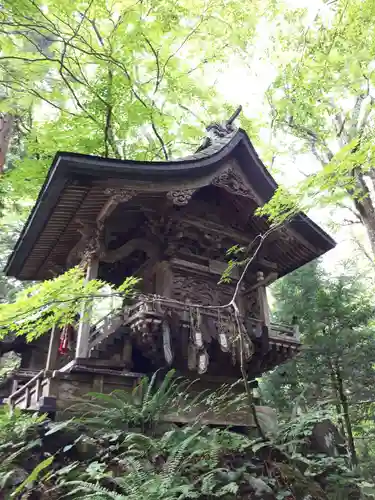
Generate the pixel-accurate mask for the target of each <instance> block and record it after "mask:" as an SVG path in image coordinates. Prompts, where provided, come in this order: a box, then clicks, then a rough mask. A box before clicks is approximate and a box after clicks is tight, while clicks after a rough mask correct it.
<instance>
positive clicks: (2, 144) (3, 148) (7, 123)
mask: <svg viewBox="0 0 375 500" xmlns="http://www.w3.org/2000/svg"><path fill="white" fill-rule="evenodd" d="M12 125H13V116H12V115H10V114H8V113H2V114H0V174H2V173H3V172H4V166H5V159H6V154H7V151H8V147H9V142H10V136H11V133H12Z"/></svg>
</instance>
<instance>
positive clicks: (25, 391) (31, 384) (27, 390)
mask: <svg viewBox="0 0 375 500" xmlns="http://www.w3.org/2000/svg"><path fill="white" fill-rule="evenodd" d="M43 378H44V370H41V371H40V372H39V373H37V374H36V375H35V376H34V377H33V378H31V379H30V380H29V381H28V382H26V384H24V385H23V386H22V387H20V388H19V389H17V390H16V391H15V392H13V393H12V394H11V395H10V396H9V397H8V405H9V407H10V409H11V410H13V408H14V406H15V403H16V401H17V400H19V399H20V398H22V397H23V396H24V407H25V409H26V408H28V407H29V406H30V403H31V390H32V389H35V401H36V403H37V402H38V401H39V399H40V397H41V395H42V394H41V389H42V380H43Z"/></svg>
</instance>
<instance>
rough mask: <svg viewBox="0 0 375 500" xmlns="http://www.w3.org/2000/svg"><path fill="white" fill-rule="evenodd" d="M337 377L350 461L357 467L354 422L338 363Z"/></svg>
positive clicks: (336, 367) (336, 368)
mask: <svg viewBox="0 0 375 500" xmlns="http://www.w3.org/2000/svg"><path fill="white" fill-rule="evenodd" d="M335 378H336V382H337V389H338V394H339V398H340V404H341V407H342V410H343V417H344V422H345V427H346V436H347V439H348V448H349V454H350V461H351V463H352V466H353V467H356V466H357V465H358V458H357V452H356V449H355V443H354V437H353V429H352V422H351V420H350V415H349V404H348V398H347V397H346V394H345V391H344V384H343V380H342V377H341V371H340V368H339V366H338V365H337V364H336V366H335Z"/></svg>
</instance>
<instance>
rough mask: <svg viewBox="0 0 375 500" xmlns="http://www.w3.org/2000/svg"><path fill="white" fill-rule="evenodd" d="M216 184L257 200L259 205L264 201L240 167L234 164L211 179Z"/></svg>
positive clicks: (231, 191)
mask: <svg viewBox="0 0 375 500" xmlns="http://www.w3.org/2000/svg"><path fill="white" fill-rule="evenodd" d="M211 184H213V185H214V186H217V187H220V188H223V189H225V190H226V191H228V192H229V193H232V194H235V195H237V196H244V197H246V198H251V199H252V200H254V201H256V203H257V204H258V205H262V204H263V201H264V200H262V199H261V198H260V197H259V195H258V194H257V193H256V191H255V190H254V189H253V188H252V187H251V186H250V185H249V183H247V182H246V181H245V179H244V178H243V176H242V175H241V173H240V172H239V169H238V168H236V167H234V166H232V165H231V166H229V167H228V168H227V169H225V170H224V171H223V172H221V173H220V174H219V175H217V176H216V177H214V178H213V179H212V181H211Z"/></svg>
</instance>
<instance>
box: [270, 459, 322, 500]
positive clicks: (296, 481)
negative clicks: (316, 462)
mask: <svg viewBox="0 0 375 500" xmlns="http://www.w3.org/2000/svg"><path fill="white" fill-rule="evenodd" d="M274 465H275V467H276V468H277V469H278V470H279V472H280V475H281V477H282V478H283V480H284V481H285V482H286V483H287V486H288V488H290V489H291V490H292V491H293V494H294V497H295V498H301V499H302V498H303V499H304V498H310V499H311V500H327V498H328V497H327V495H326V494H325V492H324V491H323V489H322V488H321V487H320V485H319V484H318V483H316V482H315V481H313V480H311V479H309V478H307V477H305V476H304V475H303V474H302V473H301V472H300V471H299V470H298V469H297V468H295V467H291V466H290V465H288V464H284V463H282V464H280V463H279V464H274Z"/></svg>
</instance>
